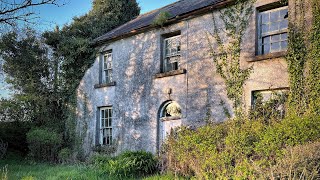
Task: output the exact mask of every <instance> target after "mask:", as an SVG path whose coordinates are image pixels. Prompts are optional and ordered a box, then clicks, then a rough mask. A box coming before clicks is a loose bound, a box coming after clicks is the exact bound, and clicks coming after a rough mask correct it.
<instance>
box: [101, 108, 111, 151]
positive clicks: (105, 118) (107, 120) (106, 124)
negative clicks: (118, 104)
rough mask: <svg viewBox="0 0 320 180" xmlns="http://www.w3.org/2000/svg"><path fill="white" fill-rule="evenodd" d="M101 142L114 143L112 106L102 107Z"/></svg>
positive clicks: (104, 143)
mask: <svg viewBox="0 0 320 180" xmlns="http://www.w3.org/2000/svg"><path fill="white" fill-rule="evenodd" d="M100 144H101V145H112V107H103V108H100Z"/></svg>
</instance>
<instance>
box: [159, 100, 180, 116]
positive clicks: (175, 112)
mask: <svg viewBox="0 0 320 180" xmlns="http://www.w3.org/2000/svg"><path fill="white" fill-rule="evenodd" d="M181 116H182V115H181V107H180V105H179V104H178V103H176V102H170V103H169V104H167V105H166V106H164V108H163V110H162V117H181Z"/></svg>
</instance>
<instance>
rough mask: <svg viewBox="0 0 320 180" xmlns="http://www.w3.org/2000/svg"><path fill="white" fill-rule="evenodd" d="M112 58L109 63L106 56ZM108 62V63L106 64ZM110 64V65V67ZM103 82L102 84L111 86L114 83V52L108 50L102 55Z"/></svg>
mask: <svg viewBox="0 0 320 180" xmlns="http://www.w3.org/2000/svg"><path fill="white" fill-rule="evenodd" d="M108 55H109V56H110V61H109V62H108V61H107V59H106V56H108ZM105 61H107V62H105ZM108 63H110V65H109V67H108ZM101 67H102V68H101V74H102V76H101V82H102V84H109V83H112V82H113V53H112V50H108V51H106V52H104V53H103V54H102V62H101Z"/></svg>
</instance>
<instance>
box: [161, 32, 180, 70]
mask: <svg viewBox="0 0 320 180" xmlns="http://www.w3.org/2000/svg"><path fill="white" fill-rule="evenodd" d="M176 38H179V46H177V48H176V49H177V51H176V53H175V54H167V49H168V48H167V47H168V46H167V42H168V41H169V40H172V39H176ZM178 47H179V48H178ZM178 49H179V50H178ZM170 58H178V60H177V61H176V62H174V63H176V67H173V66H172V64H173V63H168V59H170ZM180 60H181V33H180V32H176V33H172V34H170V35H167V36H163V38H162V56H161V72H162V73H166V72H170V71H175V70H179V69H180ZM169 64H171V67H170V68H169V67H168V66H169Z"/></svg>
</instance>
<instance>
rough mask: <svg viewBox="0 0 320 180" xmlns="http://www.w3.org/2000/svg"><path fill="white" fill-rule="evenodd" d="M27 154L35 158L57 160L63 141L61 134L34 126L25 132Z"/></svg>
mask: <svg viewBox="0 0 320 180" xmlns="http://www.w3.org/2000/svg"><path fill="white" fill-rule="evenodd" d="M27 142H28V147H29V155H30V157H32V158H34V159H35V160H42V161H57V159H58V152H59V149H60V148H61V145H62V143H63V140H62V136H61V135H60V134H58V133H56V132H55V131H53V130H50V129H46V128H35V129H32V130H30V131H29V132H28V133H27Z"/></svg>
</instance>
